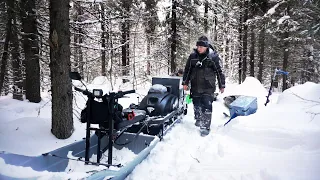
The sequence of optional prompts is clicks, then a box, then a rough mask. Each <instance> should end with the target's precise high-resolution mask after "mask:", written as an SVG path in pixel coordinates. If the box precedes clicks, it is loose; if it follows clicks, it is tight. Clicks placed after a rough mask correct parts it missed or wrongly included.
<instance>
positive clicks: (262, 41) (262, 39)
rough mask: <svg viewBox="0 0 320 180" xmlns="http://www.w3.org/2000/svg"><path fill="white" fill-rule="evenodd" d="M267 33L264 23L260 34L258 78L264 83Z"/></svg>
mask: <svg viewBox="0 0 320 180" xmlns="http://www.w3.org/2000/svg"><path fill="white" fill-rule="evenodd" d="M265 33H266V29H265V25H264V23H263V25H262V29H261V31H260V34H259V64H258V67H259V72H258V80H259V81H260V82H261V83H263V79H262V77H263V70H264V65H263V63H264V46H265Z"/></svg>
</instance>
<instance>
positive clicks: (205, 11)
mask: <svg viewBox="0 0 320 180" xmlns="http://www.w3.org/2000/svg"><path fill="white" fill-rule="evenodd" d="M208 11H209V2H208V0H206V1H205V3H204V33H205V34H208V30H209V25H208Z"/></svg>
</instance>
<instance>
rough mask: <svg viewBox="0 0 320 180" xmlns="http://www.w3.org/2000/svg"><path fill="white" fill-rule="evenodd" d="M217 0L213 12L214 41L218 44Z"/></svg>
mask: <svg viewBox="0 0 320 180" xmlns="http://www.w3.org/2000/svg"><path fill="white" fill-rule="evenodd" d="M217 9H218V7H217V0H215V6H214V10H213V13H214V15H213V21H214V38H213V41H214V42H217V40H218V31H217V27H218V13H217Z"/></svg>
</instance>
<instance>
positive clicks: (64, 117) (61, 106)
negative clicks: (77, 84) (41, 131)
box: [49, 0, 74, 139]
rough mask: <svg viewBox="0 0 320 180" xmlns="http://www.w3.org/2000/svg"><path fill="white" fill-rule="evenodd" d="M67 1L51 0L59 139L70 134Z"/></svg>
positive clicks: (55, 131) (54, 106) (54, 103)
mask: <svg viewBox="0 0 320 180" xmlns="http://www.w3.org/2000/svg"><path fill="white" fill-rule="evenodd" d="M69 3H70V1H69V0H50V4H49V11H50V36H49V43H50V70H51V91H52V129H51V132H52V134H54V135H55V136H56V137H57V138H58V139H66V138H69V137H70V136H71V135H72V133H73V130H74V128H73V116H72V115H73V113H72V99H73V95H72V87H71V79H70V77H69V72H70V70H71V69H70V31H69V7H70V5H69Z"/></svg>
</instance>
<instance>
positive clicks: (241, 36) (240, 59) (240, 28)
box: [238, 1, 243, 84]
mask: <svg viewBox="0 0 320 180" xmlns="http://www.w3.org/2000/svg"><path fill="white" fill-rule="evenodd" d="M242 8H243V5H242V2H241V1H240V8H239V11H240V12H239V14H240V16H239V25H238V26H239V27H238V31H239V64H238V65H239V70H238V76H239V84H241V83H242V80H243V79H242V68H243V66H242V59H243V49H242V39H243V35H242V26H243V15H242V12H243V10H242Z"/></svg>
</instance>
